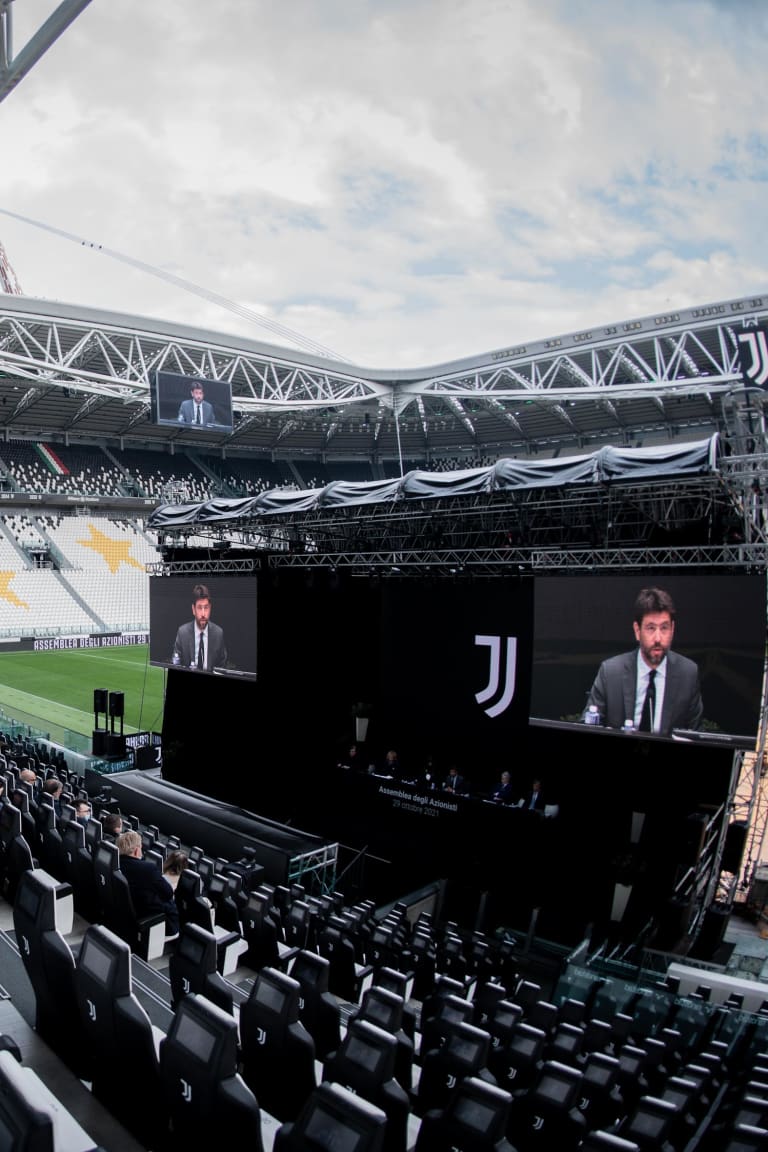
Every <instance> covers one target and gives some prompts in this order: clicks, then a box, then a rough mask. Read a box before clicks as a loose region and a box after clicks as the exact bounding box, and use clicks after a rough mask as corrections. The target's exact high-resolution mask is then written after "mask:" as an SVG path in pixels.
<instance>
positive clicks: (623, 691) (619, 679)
mask: <svg viewBox="0 0 768 1152" xmlns="http://www.w3.org/2000/svg"><path fill="white" fill-rule="evenodd" d="M632 627H633V630H634V633H635V640H636V641H637V645H638V646H637V648H634V649H633V650H632V651H631V652H624V653H622V654H621V655H620V656H611V657H610V658H609V659H608V660H604V661H603V663H602V664H601V665H600V667H599V669H598V671H597V675H596V677H595V680H594V683H593V685H592V687H591V689H590V692H589V696H588V698H587V710H586V712H585V716H586V715H587V713H589V709H590V707H592V706H593V707H594V708H596V709H597V713H598V715H599V716H600V721H599V722H600V723H601V724H604V725H605V726H606V727H608V728H623V727H624V726H625V725H626V721H627V720H630V721H631V722H632V726H633V727H634V728H636V729H637V730H638V731H640V732H653V733H656V734H658V735H662V736H669V735H670V733H671V732H672V729H673V728H688V729H698V728H700V727H701V721H702V718H703V715H704V706H703V704H702V700H701V685H700V682H699V669H698V666H697V665H696V664H695V663H694V661H693V660H689V659H688V657H687V656H681V655H680V654H679V653H677V652H673V651H672V640H673V638H674V635H675V605H674V602H673V600H672V597H671V596H670V594H669V593H668V592H666V591H665V590H664V589H663V588H643V589H642V590H641V591H640V593H639V594H638V597H637V599H636V601H635V607H634V614H633V624H632Z"/></svg>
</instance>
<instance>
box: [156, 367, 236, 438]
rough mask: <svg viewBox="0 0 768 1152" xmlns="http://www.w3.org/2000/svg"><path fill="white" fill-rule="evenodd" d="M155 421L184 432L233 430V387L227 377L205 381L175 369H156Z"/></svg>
mask: <svg viewBox="0 0 768 1152" xmlns="http://www.w3.org/2000/svg"><path fill="white" fill-rule="evenodd" d="M151 408H152V420H153V422H154V423H155V424H165V425H168V426H173V427H175V428H183V429H184V430H185V431H191V432H196V431H200V432H203V431H205V430H206V429H208V430H209V431H213V432H231V431H232V388H231V385H230V384H229V382H228V381H226V380H203V379H202V378H201V377H199V376H181V375H179V374H178V373H176V372H155V373H154V375H153V377H152V392H151Z"/></svg>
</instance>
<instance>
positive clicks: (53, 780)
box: [43, 776, 64, 820]
mask: <svg viewBox="0 0 768 1152" xmlns="http://www.w3.org/2000/svg"><path fill="white" fill-rule="evenodd" d="M63 791H64V785H63V784H62V782H61V780H59V779H58V778H57V777H56V776H49V777H48V779H47V780H46V781H45V783H44V784H43V795H44V796H46V797H50V803H51V805H52V807H53V810H54V812H55V813H56V819H57V820H60V819H61V794H62V792H63ZM49 819H50V817H49Z"/></svg>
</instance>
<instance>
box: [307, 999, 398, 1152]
mask: <svg viewBox="0 0 768 1152" xmlns="http://www.w3.org/2000/svg"><path fill="white" fill-rule="evenodd" d="M396 1057H397V1040H396V1039H395V1037H394V1036H393V1035H392V1034H391V1033H389V1032H385V1031H384V1030H383V1029H382V1028H377V1027H376V1026H375V1024H369V1023H368V1022H367V1021H366V1020H352V1021H350V1023H349V1027H348V1028H347V1031H346V1034H345V1036H344V1039H343V1041H342V1043H341V1047H340V1048H339V1050H338V1051H337V1052H335V1053H333V1054H332V1055H331V1056H330V1057H329V1059H328V1060H326V1062H325V1064H324V1065H323V1080H329V1081H332V1082H334V1083H336V1084H343V1085H344V1087H345V1088H349V1089H350V1090H351V1091H352V1092H354V1093H355V1094H356V1095H357V1096H361V1097H362V1098H363V1099H364V1100H368V1101H370V1103H371V1104H376V1105H378V1107H379V1108H382V1109H383V1110H384V1112H385V1113H386V1115H387V1127H386V1131H385V1133H384V1150H385V1152H406V1149H407V1146H408V1118H409V1115H410V1096H409V1094H408V1092H406V1090H405V1088H404V1087H402V1085H400V1084H399V1083H398V1082H397V1080H396V1079H395V1060H396Z"/></svg>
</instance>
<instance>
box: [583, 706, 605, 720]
mask: <svg viewBox="0 0 768 1152" xmlns="http://www.w3.org/2000/svg"><path fill="white" fill-rule="evenodd" d="M584 723H585V724H602V717H601V715H600V711H599V709H598V707H597V704H590V706H589V707H588V708H587V710H586V712H585V713H584Z"/></svg>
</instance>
